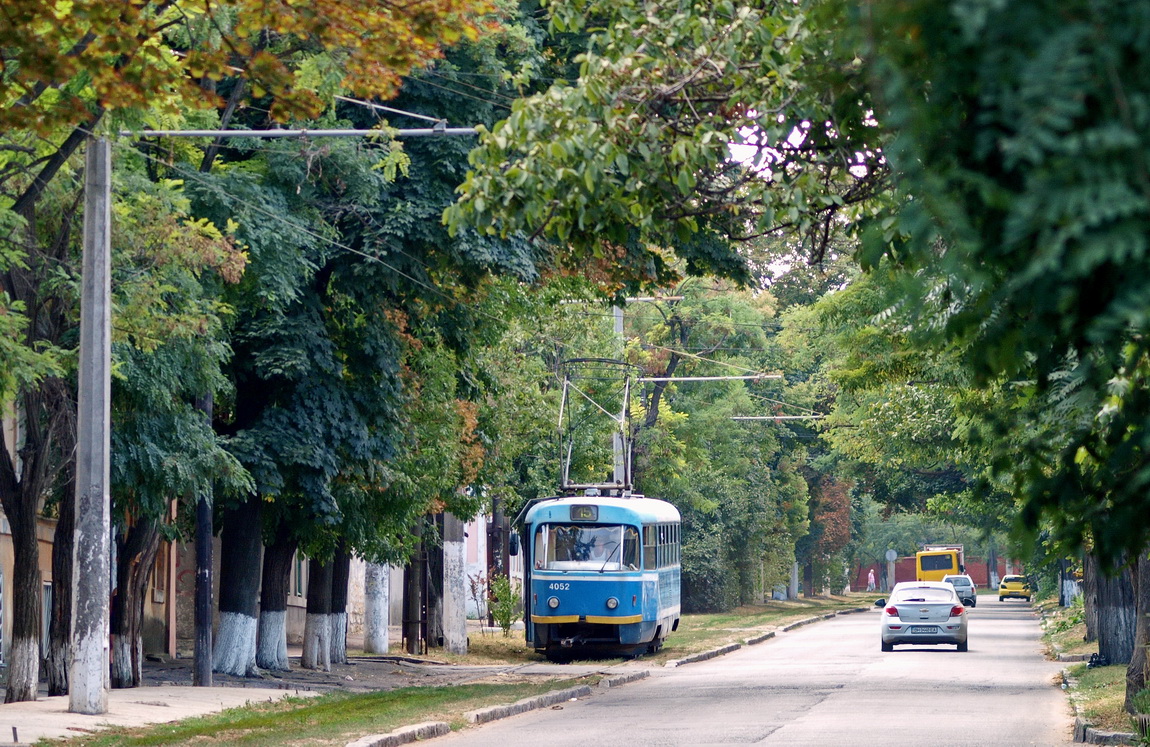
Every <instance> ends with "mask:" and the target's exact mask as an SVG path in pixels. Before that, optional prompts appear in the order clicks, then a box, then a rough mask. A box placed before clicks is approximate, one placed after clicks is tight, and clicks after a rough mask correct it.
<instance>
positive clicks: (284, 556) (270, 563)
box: [256, 524, 299, 672]
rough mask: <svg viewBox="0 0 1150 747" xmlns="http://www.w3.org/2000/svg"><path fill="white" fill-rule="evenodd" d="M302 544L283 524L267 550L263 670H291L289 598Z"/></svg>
mask: <svg viewBox="0 0 1150 747" xmlns="http://www.w3.org/2000/svg"><path fill="white" fill-rule="evenodd" d="M298 546H299V541H298V540H297V539H296V538H295V537H294V536H292V535H291V533H290V532H289V531H288V530H287V529H286V528H285V527H284V525H283V524H281V525H280V527H279V529H278V530H277V531H276V538H275V541H274V542H273V543H272V544H270V545H268V546H267V547H266V548H264V572H263V586H262V587H261V591H260V623H259V636H258V648H257V649H256V665H257V666H259V667H260V668H261V669H272V670H276V671H281V672H282V671H287V670H288V669H289V668H290V666H289V664H288V654H287V598H288V585H289V584H290V583H291V567H292V559H294V558H295V552H296V548H297V547H298Z"/></svg>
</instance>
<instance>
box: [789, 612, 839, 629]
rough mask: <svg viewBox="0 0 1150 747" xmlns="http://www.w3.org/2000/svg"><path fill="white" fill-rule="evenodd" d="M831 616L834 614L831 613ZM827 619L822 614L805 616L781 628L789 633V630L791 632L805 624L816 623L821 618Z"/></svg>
mask: <svg viewBox="0 0 1150 747" xmlns="http://www.w3.org/2000/svg"><path fill="white" fill-rule="evenodd" d="M831 617H834V615H831ZM825 619H826V618H824V617H822V616H819V617H805V618H803V619H802V620H796V621H795V622H793V623H791V624H790V625H784V626H783V627H782V628H781V630H782V631H783V632H784V633H789V632H791V631H792V630H794V629H795V628H801V627H803V626H804V625H810V624H811V623H816V622H818V621H819V620H825Z"/></svg>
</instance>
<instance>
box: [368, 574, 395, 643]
mask: <svg viewBox="0 0 1150 747" xmlns="http://www.w3.org/2000/svg"><path fill="white" fill-rule="evenodd" d="M390 585H391V572H390V569H389V568H388V567H387V566H386V565H383V564H381V563H368V564H367V570H366V571H365V579H364V594H363V596H364V610H363V650H364V651H365V652H367V653H369V654H386V653H387V651H388V648H389V644H390V640H389V634H388V625H389V623H390V620H389V619H388V618H389V614H388V605H389V604H390V601H391V600H390V599H389V597H390V592H391V589H390V588H389V587H390Z"/></svg>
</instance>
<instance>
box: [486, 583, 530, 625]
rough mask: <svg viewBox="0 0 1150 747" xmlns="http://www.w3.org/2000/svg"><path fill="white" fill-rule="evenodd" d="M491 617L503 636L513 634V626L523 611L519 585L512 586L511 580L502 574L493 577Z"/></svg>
mask: <svg viewBox="0 0 1150 747" xmlns="http://www.w3.org/2000/svg"><path fill="white" fill-rule="evenodd" d="M490 593H491V607H490V608H491V616H492V617H493V618H495V624H496V625H498V626H499V628H500V629H501V630H502V631H503V635H510V634H511V625H512V624H513V623H514V622H515V621H516V620H518V619H519V617H520V614H521V612H522V610H523V595H522V594H520V591H519V585H518V584H515V585H512V583H511V579H509V578H508V577H507V576H505V575H503V574H502V573H496V574H493V575H492V576H491V591H490Z"/></svg>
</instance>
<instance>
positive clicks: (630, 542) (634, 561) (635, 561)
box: [623, 527, 639, 570]
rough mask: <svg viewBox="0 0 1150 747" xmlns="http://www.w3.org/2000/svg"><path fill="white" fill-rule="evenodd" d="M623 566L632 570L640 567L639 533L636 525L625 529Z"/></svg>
mask: <svg viewBox="0 0 1150 747" xmlns="http://www.w3.org/2000/svg"><path fill="white" fill-rule="evenodd" d="M623 566H624V567H625V568H628V569H631V570H634V569H637V568H638V567H639V533H638V532H636V531H635V528H634V527H627V528H626V529H624V530H623Z"/></svg>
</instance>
